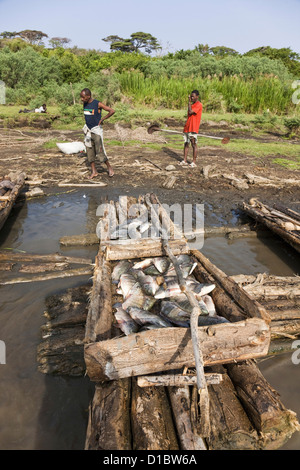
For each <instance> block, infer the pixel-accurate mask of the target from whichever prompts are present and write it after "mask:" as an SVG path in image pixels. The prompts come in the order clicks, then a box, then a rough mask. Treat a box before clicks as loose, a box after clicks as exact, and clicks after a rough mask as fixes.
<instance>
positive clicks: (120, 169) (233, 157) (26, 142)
mask: <svg viewBox="0 0 300 470" xmlns="http://www.w3.org/2000/svg"><path fill="white" fill-rule="evenodd" d="M216 131H218V135H220V136H223V135H225V134H224V132H227V134H226V135H228V134H229V135H231V136H232V137H234V138H236V136H235V135H234V134H232V132H229V131H228V129H227V130H224V129H209V133H210V134H212V132H216ZM202 132H203V133H205V132H207V129H205V127H204V126H203V127H202ZM233 132H234V131H233ZM0 135H1V139H0V161H1V163H0V173H1V174H2V175H5V174H7V173H8V172H9V171H14V170H23V171H25V173H26V175H27V178H28V180H29V181H30V182H36V184H35V185H36V186H39V187H41V188H42V189H43V190H44V192H45V194H47V193H52V192H53V191H57V185H58V183H59V182H60V183H62V182H64V183H81V184H84V183H90V182H91V181H90V180H89V174H90V169H89V165H88V163H87V160H86V157H85V155H64V154H62V153H61V152H59V151H58V149H57V148H56V147H53V148H49V149H45V147H44V144H45V142H49V141H51V140H52V141H53V140H56V141H61V142H66V141H70V142H71V141H82V132H81V130H79V131H56V130H49V129H47V130H44V131H42V132H41V131H38V132H37V131H34V130H32V129H28V128H24V129H18V130H17V129H7V130H4V129H1V132H0ZM239 135H241V134H240V133H239ZM104 136H105V142H106V143H107V146H106V150H107V153H108V157H109V160H110V163H111V165H112V166H113V168H114V171H115V175H114V177H113V178H109V177H108V174H107V170H106V166H105V165H102V167H101V165H98V171H99V173H100V175H99V177H97V178H96V179H95V180H93V181H95V182H97V181H102V182H104V183H106V184H107V191H108V192H109V190H110V189H114V191H116V192H119V193H120V194H122V192H124V191H125V190H126V191H127V194H128V191H129V192H130V191H131V190H132V191H133V190H134V191H135V192H136V191H137V190H138V189H140V193H141V194H142V193H144V192H145V191H149V190H152V191H155V192H156V193H157V194H158V195H159V196H160V198H161V200H163V201H164V202H166V203H168V202H170V203H172V202H179V203H184V202H190V203H191V202H195V203H196V202H197V203H206V204H207V206H208V207H209V208H210V209H211V211H213V212H214V213H216V214H220V217H221V218H222V220H223V222H224V223H226V221H227V222H228V223H231V222H232V220H233V218H234V217H235V216H236V215H237V214H238V213H239V207H240V204H242V202H243V201H247V202H248V201H249V199H250V198H251V197H257V198H258V199H260V200H261V201H263V202H265V203H267V204H271V205H272V204H273V203H274V202H280V203H282V204H285V205H288V206H289V207H290V208H294V209H295V210H300V189H299V186H298V187H297V186H291V185H284V186H283V187H279V186H277V187H269V186H262V185H260V184H259V185H258V184H251V183H249V182H248V187H247V188H245V189H242V188H241V187H239V183H238V182H237V181H236V180H235V179H230V177H232V178H238V179H239V178H243V177H244V175H245V174H254V175H256V176H259V177H265V178H266V177H267V178H274V179H291V178H293V179H298V180H300V171H299V170H298V171H296V170H287V169H284V168H282V167H280V166H279V165H275V164H273V163H272V158H273V157H271V156H270V158H264V159H259V158H254V157H252V156H248V155H243V154H237V153H231V152H230V151H229V150H228V149H227V147H226V145H224V146H222V147H219V146H216V145H214V142H215V141H214V140H212V143H211V145H209V146H207V145H206V146H203V145H201V139H200V140H199V152H198V162H197V168H190V167H187V168H185V167H182V166H180V165H179V164H178V163H179V161H180V160H182V150H178V148H176V146H174V144H173V142H172V139H171V138H170V139H169V137H168V138H166V136H165V135H162V134H159V133H156V134H153V135H152V136H149V134H147V131H146V128H143V127H140V128H138V129H136V130H135V131H131V130H129V129H127V130H126V129H124V128H121V127H119V128H116V127H114V126H112V125H110V126H107V128H106V129H105V134H104ZM249 137H251V136H248V137H246V135H243V138H249ZM266 139H271V140H272V141H274V140H276V139H278V138H277V137H276V136H266V137H265V140H266ZM128 140H129V141H130V145H128ZM117 141H119V142H117ZM126 141H127V142H126ZM249 142H250V143H249V145H251V140H250V141H249ZM114 143H115V145H114ZM117 143H119V144H120V145H117ZM145 144H151V145H150V147H145ZM291 145H292V144H291ZM177 147H178V145H177ZM299 153H300V152H299ZM226 175H227V176H226ZM224 176H226V177H224ZM228 176H229V179H228ZM168 183H169V184H170V185H171V186H172V187H171V188H170V189H167V188H166V187H164V186H165V185H166V184H168ZM30 187H32V184H31V185H30ZM104 190H105V188H104Z"/></svg>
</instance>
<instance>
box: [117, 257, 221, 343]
mask: <svg viewBox="0 0 300 470" xmlns="http://www.w3.org/2000/svg"><path fill="white" fill-rule="evenodd" d="M176 258H177V261H178V263H179V265H180V269H181V272H182V274H183V277H184V278H185V282H186V284H187V285H188V286H189V289H190V290H191V291H192V292H193V293H194V295H195V298H196V299H197V301H198V303H199V307H200V309H201V315H199V317H198V325H199V326H205V325H214V324H217V323H224V322H227V320H226V319H225V318H223V317H220V316H219V315H217V313H216V309H215V305H214V302H213V300H212V298H211V296H209V295H208V294H209V293H210V292H212V290H213V289H214V288H215V284H202V283H200V282H198V281H197V280H196V278H195V277H194V275H193V274H192V272H193V270H194V269H195V267H196V263H193V260H192V259H191V257H190V256H189V255H178V256H176ZM112 282H113V283H115V284H117V293H118V294H120V295H122V296H123V302H120V303H116V304H114V308H115V309H116V311H115V314H114V315H115V319H116V322H117V325H118V327H119V328H120V329H121V330H122V332H123V333H125V335H129V334H131V333H136V332H137V331H143V330H149V329H153V328H164V327H174V326H180V327H187V328H188V327H189V326H190V314H191V311H192V306H191V304H190V302H189V301H188V299H187V296H186V295H185V294H184V293H183V292H182V291H181V289H180V286H179V284H178V281H177V276H176V272H175V267H174V265H173V263H171V262H170V260H169V259H168V258H166V257H156V258H145V259H143V260H141V261H138V262H136V263H133V262H131V261H128V260H122V261H119V262H118V263H117V264H116V265H115V267H114V269H113V272H112ZM151 309H152V311H151ZM153 310H155V312H154V311H153Z"/></svg>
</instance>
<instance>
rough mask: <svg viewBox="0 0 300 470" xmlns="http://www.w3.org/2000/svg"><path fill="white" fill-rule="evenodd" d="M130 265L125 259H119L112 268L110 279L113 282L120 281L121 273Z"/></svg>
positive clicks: (125, 271) (126, 270)
mask: <svg viewBox="0 0 300 470" xmlns="http://www.w3.org/2000/svg"><path fill="white" fill-rule="evenodd" d="M130 267H131V263H130V262H129V261H127V260H121V261H119V263H117V264H116V265H115V267H114V269H113V272H112V275H111V280H112V282H113V283H114V284H116V283H118V282H119V281H120V277H121V275H122V274H125V273H127V272H128V270H129V268H130Z"/></svg>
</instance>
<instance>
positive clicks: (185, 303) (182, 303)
mask: <svg viewBox="0 0 300 470" xmlns="http://www.w3.org/2000/svg"><path fill="white" fill-rule="evenodd" d="M175 299H176V297H175ZM175 299H172V300H174V301H175V303H176V304H177V305H178V306H179V307H180V308H182V310H185V311H186V312H188V313H189V314H190V313H191V311H192V310H193V306H192V305H191V303H190V301H189V300H188V299H187V297H186V295H185V299H182V298H181V299H180V298H179V299H178V300H177V301H176V300H175ZM197 302H198V305H199V307H200V309H201V314H202V315H209V310H208V308H207V305H206V304H205V302H204V301H203V299H197Z"/></svg>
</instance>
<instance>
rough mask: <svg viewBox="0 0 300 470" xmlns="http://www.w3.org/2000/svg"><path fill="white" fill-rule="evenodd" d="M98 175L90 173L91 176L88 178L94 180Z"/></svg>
mask: <svg viewBox="0 0 300 470" xmlns="http://www.w3.org/2000/svg"><path fill="white" fill-rule="evenodd" d="M98 175H99V173H92V174H91V175H90V176H89V178H90V179H92V178H95V177H96V176H98Z"/></svg>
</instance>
